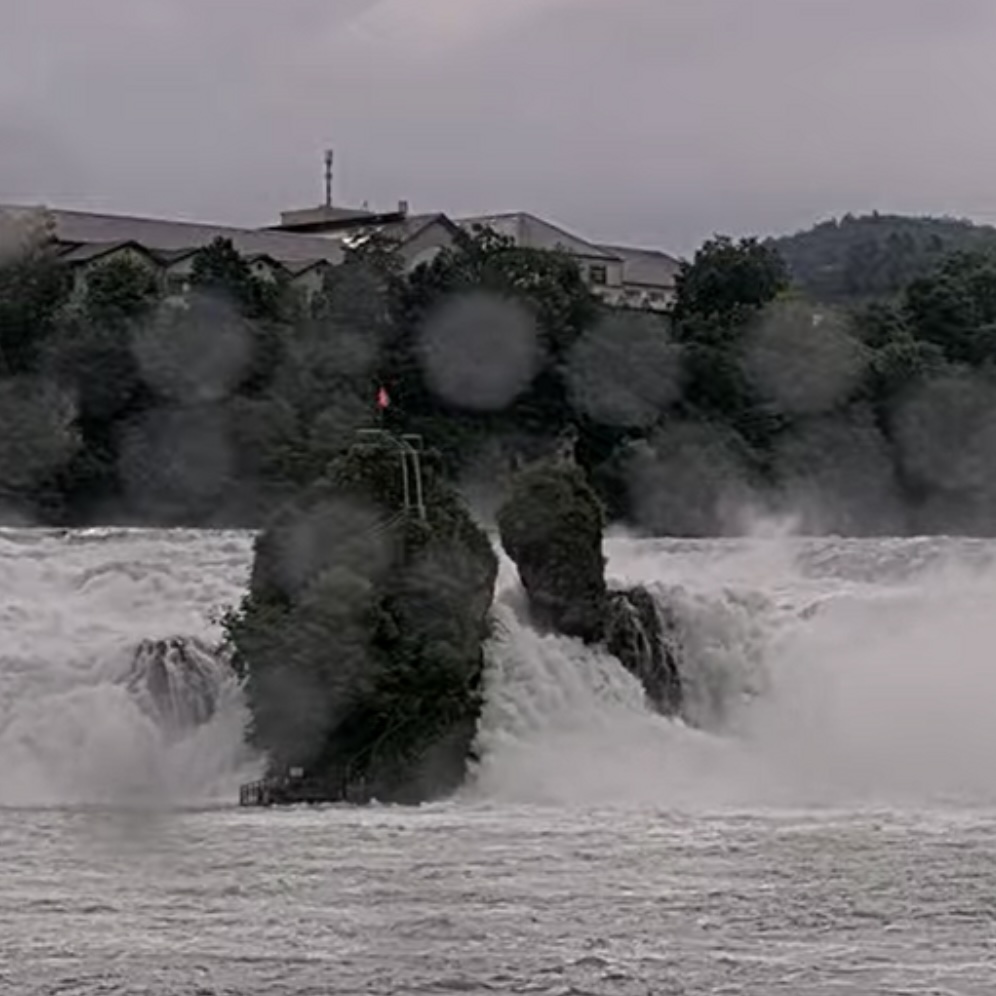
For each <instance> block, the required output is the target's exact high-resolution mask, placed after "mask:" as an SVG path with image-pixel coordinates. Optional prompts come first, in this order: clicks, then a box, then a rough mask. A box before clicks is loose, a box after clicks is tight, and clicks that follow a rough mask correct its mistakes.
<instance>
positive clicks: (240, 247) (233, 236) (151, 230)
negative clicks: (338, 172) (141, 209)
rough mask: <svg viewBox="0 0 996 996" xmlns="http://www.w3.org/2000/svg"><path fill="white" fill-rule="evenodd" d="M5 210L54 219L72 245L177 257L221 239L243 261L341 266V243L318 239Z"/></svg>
mask: <svg viewBox="0 0 996 996" xmlns="http://www.w3.org/2000/svg"><path fill="white" fill-rule="evenodd" d="M0 210H3V211H4V212H6V213H9V214H10V215H11V216H13V217H14V218H17V217H18V215H21V216H24V217H27V216H28V215H29V214H30V213H32V212H34V213H37V212H39V211H42V212H44V214H45V215H46V216H47V217H48V218H49V219H50V220H51V223H52V225H53V229H54V230H53V235H54V236H55V238H56V239H58V240H59V241H60V242H62V243H65V244H71V245H88V244H93V243H98V244H102V245H105V246H107V245H111V244H115V243H118V244H121V243H126V242H135V243H138V244H139V245H141V246H144V247H145V248H146V249H150V250H152V251H153V252H156V253H173V252H180V251H181V250H197V249H203V248H205V247H206V246H209V245H210V244H211V243H212V242H214V241H215V239H219V238H220V239H229V240H230V241H231V243H232V245H233V246H234V247H235V249H236V250H237V251H238V252H240V253H241V254H242V255H244V256H257V255H265V256H270V257H272V258H273V259H275V260H278V261H280V262H282V263H285V262H287V263H289V262H301V263H304V262H311V261H314V260H319V259H323V260H326V261H327V262H330V263H340V262H342V247H341V246H340V244H339V243H338V242H337V241H336V240H334V239H325V238H320V237H317V236H309V235H294V234H291V233H289V232H275V231H272V230H256V229H251V228H233V227H231V226H227V225H203V224H199V223H196V222H189V221H163V220H160V219H158V218H141V217H132V216H128V215H115V214H96V213H93V212H89V211H63V210H60V209H49V210H47V209H45V208H28V207H10V208H7V207H4V208H2V209H0Z"/></svg>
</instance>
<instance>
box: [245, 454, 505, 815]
mask: <svg viewBox="0 0 996 996" xmlns="http://www.w3.org/2000/svg"><path fill="white" fill-rule="evenodd" d="M420 464H421V468H422V484H423V490H424V517H423V516H420V515H418V514H416V513H414V512H413V513H412V514H409V515H405V514H403V513H404V508H405V501H404V486H403V476H402V468H401V459H400V456H399V453H398V451H397V450H396V449H395V448H394V445H393V444H390V443H389V442H386V441H385V442H384V444H383V445H380V444H377V443H376V442H373V443H371V444H369V445H364V446H355V447H353V449H351V450H350V451H349V452H348V453H347V454H345V455H344V456H343V457H341V458H340V459H339V460H337V461H335V462H334V463H333V464H332V466H331V467H330V468H329V470H328V473H327V475H326V477H325V478H324V479H323V480H322V481H320V482H319V483H317V484H316V485H315V486H314V487H313V488H311V489H310V490H309V491H308V492H307V493H306V494H305V495H304V496H303V497H302V498H301V499H300V500H298V501H297V502H295V503H294V504H293V505H290V506H288V507H287V508H285V509H284V510H282V511H281V512H280V513H279V514H278V515H277V516H276V518H275V519H274V521H273V522H272V523H271V525H270V527H269V528H268V529H266V530H265V531H264V533H263V534H262V535H261V536H260V538H259V540H258V542H257V546H256V557H255V561H254V565H253V574H252V582H251V587H250V595H249V597H248V598H247V600H246V602H245V604H244V605H243V607H242V610H241V612H240V613H239V614H238V615H237V616H236V617H234V618H233V619H231V620H230V622H229V634H230V638H231V642H232V643H233V645H234V649H235V651H236V662H237V664H238V666H240V667H241V669H242V670H243V673H244V674H245V677H246V687H247V691H248V696H249V702H250V707H251V709H252V714H253V739H254V741H255V743H256V744H257V745H258V746H259V747H260V748H262V749H264V750H266V751H267V752H268V754H269V756H270V758H271V761H272V763H273V768H274V770H276V771H280V770H283V769H285V768H287V767H290V766H294V767H298V766H299V767H302V768H304V769H305V772H306V778H307V780H308V781H309V783H310V785H311V786H312V788H313V794H315V795H317V796H319V797H322V798H333V799H334V798H350V799H358V800H363V799H367V798H378V799H381V800H383V801H397V802H419V801H423V800H425V799H429V798H433V797H436V796H439V795H442V794H446V793H448V792H450V791H452V790H454V789H455V788H457V787H458V786H459V784H460V783H461V781H462V779H463V776H464V772H465V765H466V760H467V758H468V756H469V753H470V750H471V744H472V741H473V737H474V733H475V729H476V723H477V718H478V715H479V713H480V705H481V701H480V686H481V675H482V671H483V667H484V658H483V651H482V645H483V642H484V640H485V639H486V638H487V636H488V635H489V612H490V607H491V602H492V599H493V595H494V583H495V579H496V576H497V560H496V557H495V554H494V551H493V550H492V548H491V545H490V543H489V541H488V539H487V536H486V535H485V534H484V533H483V531H482V530H480V529H479V528H478V526H477V525H476V524H475V523H474V521H473V519H472V518H471V516H470V514H469V512H468V511H467V510H466V508H465V507H464V505H463V504H462V502H461V501H460V499H459V497H458V496H457V495H456V493H455V492H453V491H452V490H451V489H450V488H449V487H448V486H447V485H446V484H445V483H444V482H443V481H442V480H441V478H440V476H439V474H438V473H437V469H436V466H435V464H434V461H433V459H432V457H431V456H423V458H422V459H421V461H420Z"/></svg>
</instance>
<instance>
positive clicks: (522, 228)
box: [459, 211, 620, 262]
mask: <svg viewBox="0 0 996 996" xmlns="http://www.w3.org/2000/svg"><path fill="white" fill-rule="evenodd" d="M459 224H460V226H461V227H462V228H464V229H467V230H470V229H472V228H473V227H474V226H475V225H482V226H484V227H487V228H492V229H494V230H495V231H496V232H498V233H499V234H500V235H509V236H511V237H512V238H513V239H514V240H515V243H516V244H517V245H520V246H525V247H527V248H529V249H554V250H556V249H562V250H563V251H565V252H568V253H570V254H571V255H572V256H583V257H585V258H587V259H597V260H605V261H606V262H618V261H619V258H620V257H619V256H618V255H616V254H615V253H614V252H612V251H610V250H609V249H607V248H606V247H605V246H598V245H595V243H594V242H588V241H587V240H586V239H582V238H579V237H578V236H577V235H572V234H571V233H570V232H568V231H566V230H565V229H563V228H560V227H559V226H558V225H554V224H551V223H550V222H549V221H544V220H543V219H542V218H537V217H536V215H534V214H529V213H528V212H526V211H513V212H511V213H508V214H486V215H479V216H477V217H473V218H461V219H460V220H459Z"/></svg>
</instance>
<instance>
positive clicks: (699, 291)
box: [674, 235, 788, 339]
mask: <svg viewBox="0 0 996 996" xmlns="http://www.w3.org/2000/svg"><path fill="white" fill-rule="evenodd" d="M787 286H788V273H787V271H786V269H785V264H784V263H783V262H782V259H781V257H780V256H779V255H778V253H777V251H775V250H774V249H772V248H771V247H770V246H766V245H763V244H762V243H760V242H758V240H757V239H741V240H740V241H739V242H735V241H734V240H733V239H731V238H729V237H728V236H725V235H721V236H718V237H717V238H714V239H711V240H710V241H708V242H706V243H705V245H703V246H702V248H701V249H699V250H698V252H696V254H695V258H694V259H693V260H692V261H691V262H688V261H683V262H682V264H681V269H680V270H679V271H678V277H677V291H676V293H677V297H676V301H675V308H674V315H675V318H676V320H677V322H678V328H679V330H680V332H681V335H682V338H685V339H704V338H707V337H709V335H710V333H715V332H716V331H718V330H722V329H724V328H731V327H734V326H737V325H739V324H741V323H742V321H743V319H744V317H745V315H746V314H747V313H749V312H750V311H752V310H756V309H757V308H762V307H764V305H766V304H767V303H768V302H769V301H773V300H774V299H775V298H776V297H777V296H778V295H779V294H780V293H781V292H782V291H783V290H785V289H786V287H787Z"/></svg>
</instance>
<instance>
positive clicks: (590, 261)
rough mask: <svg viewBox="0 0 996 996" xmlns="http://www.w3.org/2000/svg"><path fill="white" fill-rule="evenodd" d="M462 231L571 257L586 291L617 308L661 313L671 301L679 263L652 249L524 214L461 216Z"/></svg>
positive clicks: (668, 307)
mask: <svg viewBox="0 0 996 996" xmlns="http://www.w3.org/2000/svg"><path fill="white" fill-rule="evenodd" d="M460 224H461V225H462V226H463V227H464V228H466V229H473V228H474V227H475V226H481V227H486V228H490V229H492V230H493V231H495V232H498V233H499V234H501V235H505V236H508V237H509V238H510V239H512V241H513V242H514V243H515V244H516V245H520V246H525V247H528V248H531V249H555V250H559V251H560V252H564V253H567V254H568V255H569V256H572V257H574V259H576V260H577V262H578V265H579V266H580V268H581V272H582V273H583V274H584V276H585V279H586V280H587V281H588V284H589V286H590V287H591V288H592V290H593V291H594V292H595V293H596V294H597V295H598V296H599V297H600V298H602V300H604V301H605V302H606V303H607V304H610V305H612V306H613V307H617V308H639V309H641V310H647V311H667V310H669V309H670V307H671V305H672V304H673V303H674V295H675V286H676V278H677V275H678V269H679V266H680V264H679V262H678V260H676V259H675V258H674V257H673V256H669V255H668V254H667V253H664V252H660V251H659V250H656V249H634V248H630V247H628V246H610V245H601V244H598V243H595V242H589V241H588V240H587V239H583V238H581V237H580V236H577V235H573V234H571V233H570V232H568V231H566V230H565V229H563V228H560V227H558V226H557V225H554V224H552V223H551V222H549V221H544V220H543V219H542V218H537V217H536V216H535V215H532V214H527V213H526V212H522V211H519V212H514V213H511V214H491V215H480V216H477V217H472V218H461V219H460Z"/></svg>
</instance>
